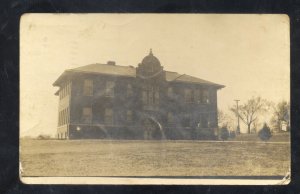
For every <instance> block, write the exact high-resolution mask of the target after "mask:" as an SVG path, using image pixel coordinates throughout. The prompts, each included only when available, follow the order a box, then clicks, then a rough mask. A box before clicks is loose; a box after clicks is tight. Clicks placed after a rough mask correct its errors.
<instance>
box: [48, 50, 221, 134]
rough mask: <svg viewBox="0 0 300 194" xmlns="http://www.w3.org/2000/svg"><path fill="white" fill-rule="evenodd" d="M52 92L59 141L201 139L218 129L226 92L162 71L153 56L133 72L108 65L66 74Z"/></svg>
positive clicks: (89, 66) (203, 82)
mask: <svg viewBox="0 0 300 194" xmlns="http://www.w3.org/2000/svg"><path fill="white" fill-rule="evenodd" d="M53 86H57V87H59V90H58V91H57V92H56V93H55V95H57V96H59V106H58V127H57V138H58V139H87V138H103V139H202V138H203V137H202V134H203V131H204V132H205V133H212V134H213V133H214V132H215V130H216V129H217V127H218V119H217V117H218V115H217V91H218V90H219V89H221V88H223V87H224V86H223V85H219V84H216V83H212V82H209V81H206V80H202V79H199V78H196V77H193V76H189V75H186V74H179V73H177V72H170V71H166V70H164V68H163V66H162V65H161V63H160V61H159V60H158V59H157V58H156V57H155V56H154V55H153V53H152V51H150V53H149V55H148V56H146V57H144V59H143V60H142V62H141V63H140V64H138V67H136V68H135V67H133V66H119V65H116V64H115V62H113V61H109V62H107V63H106V64H98V63H97V64H91V65H86V66H82V67H79V68H75V69H69V70H65V71H64V72H63V74H62V75H61V76H60V77H59V78H58V79H57V80H56V81H55V82H54V84H53ZM205 133H204V134H205Z"/></svg>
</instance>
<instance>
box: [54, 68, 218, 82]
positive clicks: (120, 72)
mask: <svg viewBox="0 0 300 194" xmlns="http://www.w3.org/2000/svg"><path fill="white" fill-rule="evenodd" d="M165 72H166V80H167V81H168V82H182V83H191V84H204V85H212V86H215V87H217V88H223V87H224V86H223V85H220V84H216V83H213V82H210V81H206V80H203V79H200V78H197V77H193V76H190V75H186V74H179V73H177V72H171V71H165ZM74 73H91V74H103V75H112V76H125V77H136V68H135V67H133V66H120V65H109V64H99V63H95V64H90V65H85V66H82V67H78V68H74V69H68V70H65V71H64V73H63V74H61V75H60V77H59V78H58V79H57V80H56V81H55V82H54V83H53V86H59V82H60V81H61V80H62V79H63V78H64V77H66V76H68V75H71V74H74Z"/></svg>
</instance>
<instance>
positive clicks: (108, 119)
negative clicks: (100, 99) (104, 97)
mask: <svg viewBox="0 0 300 194" xmlns="http://www.w3.org/2000/svg"><path fill="white" fill-rule="evenodd" d="M104 122H105V124H112V123H113V110H112V109H111V108H106V109H105V117H104Z"/></svg>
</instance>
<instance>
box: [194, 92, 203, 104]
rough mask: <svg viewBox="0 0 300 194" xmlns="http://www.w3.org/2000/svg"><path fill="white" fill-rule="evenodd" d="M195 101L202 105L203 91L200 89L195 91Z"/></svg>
mask: <svg viewBox="0 0 300 194" xmlns="http://www.w3.org/2000/svg"><path fill="white" fill-rule="evenodd" d="M194 101H195V102H196V103H198V104H199V103H201V91H200V90H199V89H196V90H195V91H194Z"/></svg>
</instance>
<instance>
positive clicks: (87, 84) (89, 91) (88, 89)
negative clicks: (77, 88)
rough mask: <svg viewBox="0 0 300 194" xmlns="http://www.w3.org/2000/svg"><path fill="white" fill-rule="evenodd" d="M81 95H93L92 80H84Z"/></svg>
mask: <svg viewBox="0 0 300 194" xmlns="http://www.w3.org/2000/svg"><path fill="white" fill-rule="evenodd" d="M83 95H85V96H92V95H93V80H89V79H86V80H84V86H83Z"/></svg>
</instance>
